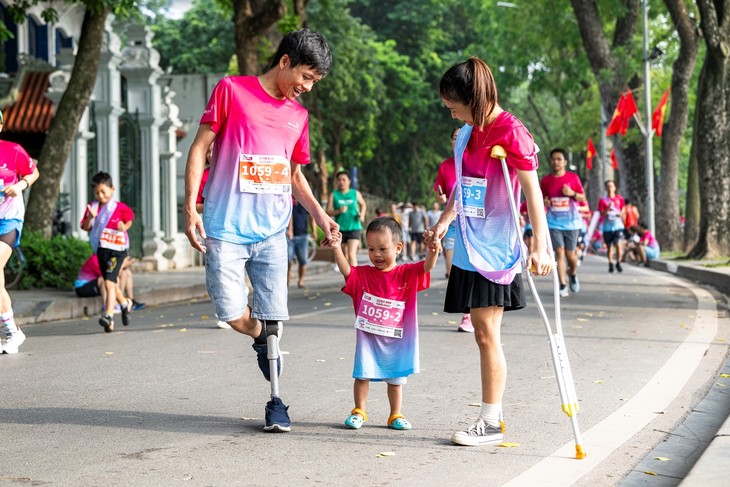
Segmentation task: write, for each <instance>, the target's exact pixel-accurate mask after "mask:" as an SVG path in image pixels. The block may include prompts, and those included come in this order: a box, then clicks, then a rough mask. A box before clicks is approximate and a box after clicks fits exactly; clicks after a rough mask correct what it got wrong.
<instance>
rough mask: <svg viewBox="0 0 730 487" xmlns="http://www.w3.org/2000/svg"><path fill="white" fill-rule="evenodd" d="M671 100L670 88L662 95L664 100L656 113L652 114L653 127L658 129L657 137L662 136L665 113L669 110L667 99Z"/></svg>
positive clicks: (657, 107)
mask: <svg viewBox="0 0 730 487" xmlns="http://www.w3.org/2000/svg"><path fill="white" fill-rule="evenodd" d="M668 100H669V88H667V91H665V92H664V95H662V100H661V101H660V102H659V104H658V105H657V106H656V109H655V110H654V113H652V115H651V128H653V129H654V130H655V131H656V135H657V137H661V136H662V130H663V129H664V113H665V112H666V111H667V101H668Z"/></svg>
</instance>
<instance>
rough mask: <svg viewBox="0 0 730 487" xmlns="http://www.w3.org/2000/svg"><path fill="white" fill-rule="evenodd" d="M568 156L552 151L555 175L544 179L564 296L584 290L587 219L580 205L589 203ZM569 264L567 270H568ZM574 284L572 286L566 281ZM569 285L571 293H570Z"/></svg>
mask: <svg viewBox="0 0 730 487" xmlns="http://www.w3.org/2000/svg"><path fill="white" fill-rule="evenodd" d="M567 164H568V154H567V153H566V152H565V149H561V148H555V149H553V150H551V151H550V168H551V169H552V173H551V174H548V175H547V176H545V177H543V178H542V179H541V180H540V189H541V190H542V195H543V198H544V199H545V206H546V207H547V223H548V228H549V229H550V240H551V242H552V244H553V251H554V252H555V260H557V261H558V276H559V277H560V295H561V296H563V297H567V296H568V295H569V294H570V291H572V292H574V293H577V292H578V291H579V290H580V283H579V282H578V274H577V272H578V252H577V248H578V237H579V236H580V231H581V228H582V225H583V217H582V216H581V214H580V210H579V209H578V205H579V203H582V202H584V201H585V200H586V197H585V191H583V184H582V183H581V182H580V178H579V177H578V175H577V174H576V173H574V172H570V171H567V170H566V169H565V167H566V166H567ZM566 261H567V264H568V265H567V270H566V265H565V264H566ZM568 280H569V281H570V282H569V283H568V282H566V281H568ZM568 284H569V285H570V291H568Z"/></svg>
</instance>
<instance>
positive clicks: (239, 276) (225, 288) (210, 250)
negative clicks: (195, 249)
mask: <svg viewBox="0 0 730 487" xmlns="http://www.w3.org/2000/svg"><path fill="white" fill-rule="evenodd" d="M205 246H206V249H207V252H206V259H205V282H206V286H207V288H208V295H209V296H210V298H211V299H212V300H213V304H214V306H215V313H216V314H217V315H218V319H220V320H222V321H232V320H236V319H238V318H240V317H241V316H243V315H244V313H245V311H246V306H247V305H248V296H247V289H246V274H248V278H249V279H250V280H251V285H252V286H253V305H252V309H253V312H252V314H251V316H252V317H254V318H258V319H259V320H272V321H282V320H288V319H289V310H288V307H287V297H288V289H287V285H286V274H287V257H288V256H287V250H288V249H287V242H286V234H285V233H284V232H281V233H277V234H276V235H272V236H271V237H269V238H267V239H266V240H263V241H261V242H256V243H253V244H235V243H231V242H224V241H222V240H216V239H213V238H207V239H206V241H205Z"/></svg>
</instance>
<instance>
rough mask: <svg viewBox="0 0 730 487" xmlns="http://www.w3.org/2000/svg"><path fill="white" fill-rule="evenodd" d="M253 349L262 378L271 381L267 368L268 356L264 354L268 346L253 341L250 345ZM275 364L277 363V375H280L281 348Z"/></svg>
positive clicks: (281, 363) (281, 367)
mask: <svg viewBox="0 0 730 487" xmlns="http://www.w3.org/2000/svg"><path fill="white" fill-rule="evenodd" d="M251 347H253V349H254V350H256V358H257V359H258V361H259V369H261V372H262V373H263V374H264V378H265V379H266V380H268V381H271V370H269V369H270V368H269V358H268V357H267V356H266V354H267V352H268V350H269V347H268V345H266V344H265V343H256V342H254V344H253V345H251ZM276 364H277V365H278V367H277V368H278V369H279V373H278V374H277V377H278V376H281V370H282V369H283V368H284V367H283V357H282V355H281V350H280V351H279V359H278V360H277V361H276Z"/></svg>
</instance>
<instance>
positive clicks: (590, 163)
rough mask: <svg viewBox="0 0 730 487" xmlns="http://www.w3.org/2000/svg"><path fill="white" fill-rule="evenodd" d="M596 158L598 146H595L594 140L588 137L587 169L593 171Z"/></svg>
mask: <svg viewBox="0 0 730 487" xmlns="http://www.w3.org/2000/svg"><path fill="white" fill-rule="evenodd" d="M595 156H596V146H595V145H593V140H591V138H590V137H588V146H587V147H586V169H587V170H589V171H590V170H591V169H593V158H594V157H595Z"/></svg>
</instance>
